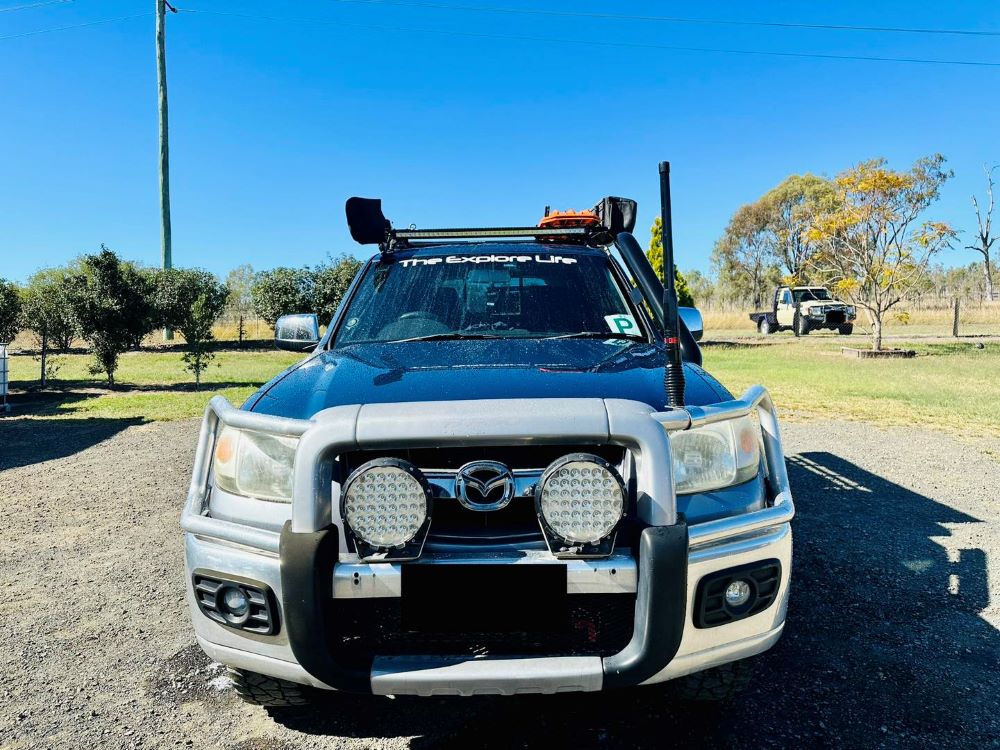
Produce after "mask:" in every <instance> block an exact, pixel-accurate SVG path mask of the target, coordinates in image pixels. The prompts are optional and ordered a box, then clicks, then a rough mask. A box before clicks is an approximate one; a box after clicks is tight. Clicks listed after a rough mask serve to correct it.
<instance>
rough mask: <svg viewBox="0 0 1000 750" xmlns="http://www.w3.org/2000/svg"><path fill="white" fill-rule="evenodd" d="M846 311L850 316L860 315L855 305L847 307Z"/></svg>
mask: <svg viewBox="0 0 1000 750" xmlns="http://www.w3.org/2000/svg"><path fill="white" fill-rule="evenodd" d="M844 311H845V312H846V313H847V314H848V315H857V314H858V310H857V308H856V307H855V306H854V305H848V306H847V307H845V308H844Z"/></svg>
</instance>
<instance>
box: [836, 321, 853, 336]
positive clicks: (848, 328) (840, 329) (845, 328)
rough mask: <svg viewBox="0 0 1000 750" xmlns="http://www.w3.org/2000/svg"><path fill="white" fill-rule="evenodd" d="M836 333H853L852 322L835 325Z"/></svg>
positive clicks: (842, 334) (844, 334)
mask: <svg viewBox="0 0 1000 750" xmlns="http://www.w3.org/2000/svg"><path fill="white" fill-rule="evenodd" d="M837 333H839V334H840V335H841V336H850V335H851V334H852V333H854V324H853V323H845V324H844V325H842V326H837Z"/></svg>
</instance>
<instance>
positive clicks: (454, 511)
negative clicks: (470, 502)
mask: <svg viewBox="0 0 1000 750" xmlns="http://www.w3.org/2000/svg"><path fill="white" fill-rule="evenodd" d="M472 539H474V540H475V541H476V542H477V543H479V544H511V543H515V542H533V541H540V540H541V539H542V530H541V528H540V527H539V525H538V517H537V516H536V515H535V498H534V497H515V498H514V499H513V500H511V501H510V505H508V506H507V507H506V508H501V509H500V510H493V511H489V512H488V513H483V512H480V511H473V510H469V509H468V508H466V507H465V506H463V505H462V504H461V503H460V502H459V501H458V500H456V499H454V498H438V499H436V500H435V501H434V518H433V520H432V522H431V530H430V534H428V535H427V541H428V543H430V544H434V543H439V544H461V543H463V542H465V543H468V542H469V541H470V540H472Z"/></svg>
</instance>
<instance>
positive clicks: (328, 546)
mask: <svg viewBox="0 0 1000 750" xmlns="http://www.w3.org/2000/svg"><path fill="white" fill-rule="evenodd" d="M291 527H292V524H291V521H287V522H286V523H285V526H284V528H282V530H281V542H280V547H279V549H280V554H281V590H282V591H281V600H282V606H283V607H284V621H285V631H286V632H287V633H288V643H289V645H290V646H291V649H292V653H293V654H295V658H296V659H297V660H298V662H299V664H300V665H301V666H302V668H303V669H305V670H306V671H307V672H308V673H309V674H311V675H312V676H313V677H315V678H316V679H318V680H320V681H321V682H323V683H325V684H327V685H329V686H330V687H332V688H335V689H337V690H346V691H350V692H354V693H371V691H372V685H371V661H370V660H369V661H368V662H367V664H365V663H361V664H355V663H352V664H351V665H349V666H348V665H344V664H341V663H339V662H338V661H337V660H336V658H335V657H334V649H333V648H332V644H331V643H330V633H333V632H334V629H333V616H334V609H335V602H336V600H335V599H334V598H333V570H334V566H335V565H336V563H337V550H338V548H339V541H340V540H339V537H338V533H337V528H336V527H334V526H331V527H329V528H326V529H324V530H322V531H316V532H308V533H302V534H300V533H295V532H293V531H292V528H291Z"/></svg>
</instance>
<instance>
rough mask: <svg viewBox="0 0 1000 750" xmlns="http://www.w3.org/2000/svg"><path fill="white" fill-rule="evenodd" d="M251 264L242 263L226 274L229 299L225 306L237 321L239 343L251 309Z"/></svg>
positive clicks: (243, 334) (252, 276)
mask: <svg viewBox="0 0 1000 750" xmlns="http://www.w3.org/2000/svg"><path fill="white" fill-rule="evenodd" d="M253 280H254V273H253V266H251V265H250V264H249V263H244V264H243V265H242V266H237V267H236V268H234V269H233V270H232V271H230V272H229V274H228V275H227V276H226V288H227V289H228V290H229V300H228V302H227V303H226V307H227V309H228V310H229V312H230V313H231V314H232V315H233V316H234V317H235V318H236V319H237V321H238V329H237V330H238V336H239V340H240V344H241V345H242V344H243V338H244V336H245V334H246V328H245V327H244V319H245V318H246V316H247V315H249V314H250V313H251V312H252V311H253V295H252V294H251V290H252V289H253Z"/></svg>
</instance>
